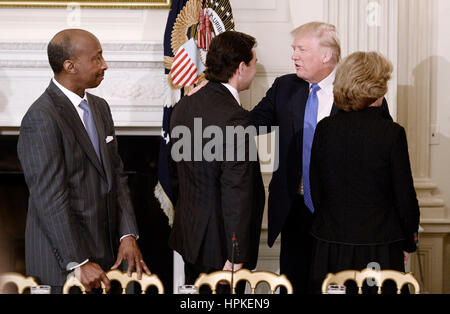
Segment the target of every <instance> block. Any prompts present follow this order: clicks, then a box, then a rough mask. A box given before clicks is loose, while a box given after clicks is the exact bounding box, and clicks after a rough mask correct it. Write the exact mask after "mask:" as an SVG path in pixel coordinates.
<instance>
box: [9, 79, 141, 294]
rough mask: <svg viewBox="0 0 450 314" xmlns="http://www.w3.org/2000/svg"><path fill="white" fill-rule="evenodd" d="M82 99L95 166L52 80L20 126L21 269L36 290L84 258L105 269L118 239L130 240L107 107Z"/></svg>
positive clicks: (56, 281)
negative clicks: (90, 120)
mask: <svg viewBox="0 0 450 314" xmlns="http://www.w3.org/2000/svg"><path fill="white" fill-rule="evenodd" d="M87 98H88V102H89V106H90V107H91V112H92V115H93V117H94V123H95V126H96V128H97V133H98V136H99V144H100V153H101V157H102V161H101V162H100V161H99V159H98V157H97V155H96V153H95V151H94V147H93V145H92V143H91V141H90V139H89V136H88V134H87V132H86V129H85V127H84V126H83V124H82V122H81V119H80V117H79V115H78V113H77V111H76V110H75V107H74V106H73V104H72V103H71V102H70V100H69V99H68V98H67V97H66V96H65V95H64V93H63V92H62V91H61V90H60V89H59V88H58V87H56V85H55V84H53V82H51V83H50V85H49V87H48V88H47V89H46V91H45V92H44V93H43V94H42V95H41V96H40V97H39V98H38V99H37V100H36V101H35V102H34V103H33V105H32V106H31V107H30V108H29V110H28V111H27V113H26V114H25V116H24V118H23V120H22V124H21V127H20V135H19V141H18V154H19V159H20V162H21V164H22V167H23V171H24V174H25V180H26V182H27V185H28V188H29V190H30V197H29V200H28V216H27V224H26V234H25V260H26V271H27V274H28V275H31V276H35V277H37V279H38V281H39V282H40V283H42V284H49V285H53V286H62V285H63V284H64V282H65V280H66V279H67V278H66V277H67V275H68V272H67V271H66V267H67V265H68V264H69V263H72V262H74V263H81V262H83V261H84V260H86V259H89V261H91V262H95V263H98V264H99V265H100V266H101V267H102V268H103V269H106V270H107V269H109V268H110V267H111V266H112V265H113V264H114V262H115V258H116V255H117V249H118V246H119V238H120V237H121V236H123V235H126V234H135V235H137V234H138V233H137V232H138V231H137V226H136V221H135V215H134V211H133V208H132V205H131V200H130V197H129V190H128V186H127V177H126V175H125V174H124V173H123V165H122V161H121V159H120V156H119V154H118V151H117V139H116V137H115V133H114V124H113V120H112V117H111V112H110V110H109V106H108V104H107V103H106V101H105V100H104V99H102V98H99V97H96V96H94V95H91V94H87ZM108 136H109V137H110V138H112V140H111V141H109V142H108V143H106V137H108Z"/></svg>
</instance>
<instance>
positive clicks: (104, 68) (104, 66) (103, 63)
mask: <svg viewBox="0 0 450 314" xmlns="http://www.w3.org/2000/svg"><path fill="white" fill-rule="evenodd" d="M102 69H103V71H106V70H107V69H108V65H107V64H106V61H105V59H102Z"/></svg>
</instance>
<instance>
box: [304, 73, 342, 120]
mask: <svg viewBox="0 0 450 314" xmlns="http://www.w3.org/2000/svg"><path fill="white" fill-rule="evenodd" d="M335 77H336V69H335V70H334V71H333V72H331V73H330V75H328V76H327V77H326V78H325V79H323V80H322V81H321V82H319V84H317V85H319V87H320V90H319V91H318V92H317V99H318V101H319V108H318V110H317V123H319V122H320V121H321V120H322V119H324V118H326V117H328V116H329V115H330V113H331V109H332V108H333V103H334V95H333V83H334V78H335ZM311 85H312V84H309V88H310V91H311Z"/></svg>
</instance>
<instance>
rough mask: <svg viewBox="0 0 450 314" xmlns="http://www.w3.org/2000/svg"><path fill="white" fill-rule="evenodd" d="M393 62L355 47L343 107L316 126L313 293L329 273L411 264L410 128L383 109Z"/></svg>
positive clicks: (341, 81) (345, 66)
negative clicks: (407, 135) (409, 257)
mask: <svg viewBox="0 0 450 314" xmlns="http://www.w3.org/2000/svg"><path fill="white" fill-rule="evenodd" d="M392 69H393V67H392V64H391V62H390V61H389V60H387V59H386V58H385V57H383V56H382V55H380V54H378V53H376V52H356V53H354V54H352V55H350V56H348V57H347V58H345V59H344V61H343V62H342V64H341V65H340V66H339V67H338V69H337V71H336V79H335V82H334V101H335V104H336V106H337V107H338V108H339V109H340V110H339V112H338V114H336V115H335V116H332V117H328V118H326V119H324V120H322V121H321V122H320V123H319V124H318V125H317V128H316V131H315V136H314V143H313V147H312V152H311V165H310V180H311V195H312V199H313V202H314V207H315V209H316V211H315V214H314V218H313V224H312V229H311V233H312V235H313V236H314V238H315V243H314V249H313V259H312V270H311V289H312V291H313V292H319V291H320V287H321V283H322V281H323V279H324V278H325V276H326V274H327V273H329V272H332V273H335V272H338V271H341V270H345V269H355V270H361V269H364V268H366V267H368V266H369V267H372V266H374V265H379V267H380V268H381V269H394V270H398V271H404V265H405V264H404V263H405V262H406V260H407V258H408V253H410V252H414V251H415V250H416V245H415V234H416V232H417V230H418V225H419V206H418V202H417V198H416V193H415V190H414V186H413V178H412V175H411V166H410V162H409V155H408V145H407V141H406V133H405V130H404V129H403V127H401V126H400V125H399V124H397V123H395V122H392V121H390V120H388V119H386V118H385V117H384V115H383V112H382V110H381V108H380V105H381V103H382V100H383V97H384V95H385V94H386V92H387V83H388V81H389V79H390V78H391V73H392ZM375 263H376V264H375ZM352 288H354V287H348V290H349V292H355V291H354V290H353V289H352ZM367 289H368V290H369V292H370V289H369V288H367ZM367 289H365V290H367ZM395 291H396V290H395V288H394V287H393V286H392V285H391V286H390V285H389V284H387V285H385V287H384V289H383V292H386V293H391V292H394V293H395Z"/></svg>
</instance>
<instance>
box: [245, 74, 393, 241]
mask: <svg viewBox="0 0 450 314" xmlns="http://www.w3.org/2000/svg"><path fill="white" fill-rule="evenodd" d="M308 96H309V83H308V82H306V81H304V80H302V79H300V78H298V77H297V75H296V74H289V75H285V76H281V77H279V78H277V79H276V80H275V82H274V83H273V85H272V87H271V88H270V89H269V90H268V91H267V94H266V96H265V97H264V98H263V99H262V100H261V101H260V102H259V104H258V105H257V106H256V107H255V108H254V109H253V110H252V111H251V116H252V120H253V123H254V125H255V126H257V127H260V126H266V127H271V126H277V127H279V142H278V143H277V150H278V152H279V154H278V156H276V157H278V158H279V160H278V164H279V166H278V169H277V170H276V171H274V173H273V177H272V181H271V182H270V185H269V204H268V206H269V208H268V224H269V236H268V244H269V246H272V245H273V243H274V242H275V240H276V238H277V237H278V235H279V234H280V232H281V229H282V228H283V225H284V222H285V220H286V218H287V216H288V214H289V211H290V209H291V207H292V202H293V200H294V196H295V194H296V193H297V191H298V189H299V186H300V180H301V178H302V142H303V119H304V116H305V107H306V102H307V100H308ZM337 111H338V110H337V107H335V106H333V109H332V111H331V113H330V114H331V115H333V114H335V113H336V112H337ZM383 114H384V115H385V116H386V118H388V119H391V120H392V118H391V117H390V115H389V109H388V107H387V103H386V101H384V102H383ZM269 131H270V130H269Z"/></svg>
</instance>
